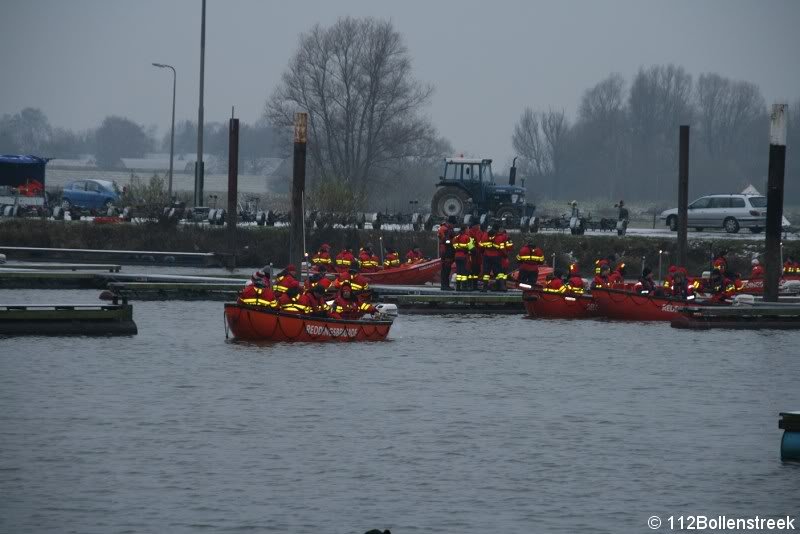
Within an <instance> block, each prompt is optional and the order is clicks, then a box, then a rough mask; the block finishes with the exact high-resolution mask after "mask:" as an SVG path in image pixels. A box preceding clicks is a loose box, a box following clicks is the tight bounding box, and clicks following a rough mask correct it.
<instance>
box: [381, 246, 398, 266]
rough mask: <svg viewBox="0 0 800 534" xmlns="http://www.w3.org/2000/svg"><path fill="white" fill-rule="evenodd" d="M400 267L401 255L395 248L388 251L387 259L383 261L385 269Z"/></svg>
mask: <svg viewBox="0 0 800 534" xmlns="http://www.w3.org/2000/svg"><path fill="white" fill-rule="evenodd" d="M395 267H400V254H399V253H398V252H397V251H396V250H395V249H393V248H387V249H386V257H385V258H384V259H383V268H384V269H393V268H395Z"/></svg>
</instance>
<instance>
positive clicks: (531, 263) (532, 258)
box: [517, 245, 544, 271]
mask: <svg viewBox="0 0 800 534" xmlns="http://www.w3.org/2000/svg"><path fill="white" fill-rule="evenodd" d="M517 261H518V262H519V268H520V269H521V270H523V271H538V270H539V265H542V264H543V263H544V252H543V251H542V249H540V248H539V247H536V248H531V247H529V246H528V245H523V246H522V248H521V249H519V254H517Z"/></svg>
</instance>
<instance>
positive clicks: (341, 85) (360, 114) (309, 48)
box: [266, 17, 435, 184]
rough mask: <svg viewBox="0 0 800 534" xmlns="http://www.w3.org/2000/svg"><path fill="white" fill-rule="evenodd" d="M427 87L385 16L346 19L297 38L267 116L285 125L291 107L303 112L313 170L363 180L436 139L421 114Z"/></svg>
mask: <svg viewBox="0 0 800 534" xmlns="http://www.w3.org/2000/svg"><path fill="white" fill-rule="evenodd" d="M431 93H432V88H431V87H430V86H427V85H423V84H421V83H420V82H418V81H417V80H415V79H414V78H413V76H412V72H411V60H410V58H409V55H408V50H407V49H406V46H405V44H404V43H403V38H402V36H401V35H400V34H399V33H398V32H397V31H396V30H395V28H394V26H393V25H392V23H391V22H390V21H383V20H377V19H373V18H363V19H355V18H350V17H347V18H342V19H339V20H338V21H337V22H336V23H335V24H334V25H333V26H331V27H329V28H324V27H322V26H320V25H316V26H314V27H313V28H312V29H311V30H310V31H309V32H308V33H306V34H303V35H302V36H301V37H300V45H299V48H298V50H297V52H296V53H295V55H294V57H293V58H292V59H291V60H290V62H289V66H288V68H287V70H286V71H285V72H284V74H283V77H282V81H281V84H280V85H279V86H278V87H277V88H276V89H275V92H274V93H273V95H272V97H271V98H270V100H269V101H268V102H267V105H266V115H267V116H268V117H269V119H270V120H271V122H272V123H273V124H275V125H278V126H288V125H290V124H291V122H292V120H293V115H294V113H295V112H296V111H306V112H308V114H309V145H308V147H309V155H310V156H311V163H312V165H313V166H314V170H316V172H317V173H318V174H319V176H320V177H321V178H323V179H324V178H334V179H339V180H345V181H352V182H354V183H358V184H363V183H365V182H366V181H367V180H368V179H369V178H371V176H372V174H373V173H374V172H376V171H377V170H380V169H386V168H389V167H391V164H392V163H393V162H396V161H398V160H402V159H403V158H408V157H415V156H418V155H420V150H421V147H425V146H427V142H426V141H428V140H432V139H434V138H435V131H434V128H433V126H432V125H431V124H430V122H429V121H428V120H427V119H426V118H425V117H423V116H422V115H421V110H422V108H423V107H424V106H425V105H426V104H427V103H428V102H429V100H430V96H431Z"/></svg>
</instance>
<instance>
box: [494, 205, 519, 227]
mask: <svg viewBox="0 0 800 534" xmlns="http://www.w3.org/2000/svg"><path fill="white" fill-rule="evenodd" d="M495 217H497V219H498V220H500V221H503V224H506V221H508V220H512V221H516V220H519V210H517V209H515V208H510V207H503V208H500V209H498V210H497V213H496V214H495Z"/></svg>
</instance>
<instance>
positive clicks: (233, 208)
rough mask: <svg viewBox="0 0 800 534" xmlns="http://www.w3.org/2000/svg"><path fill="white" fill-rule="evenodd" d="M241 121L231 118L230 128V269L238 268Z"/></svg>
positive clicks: (228, 215)
mask: <svg viewBox="0 0 800 534" xmlns="http://www.w3.org/2000/svg"><path fill="white" fill-rule="evenodd" d="M238 199H239V119H234V118H233V117H231V120H230V123H229V126H228V213H227V219H228V247H229V249H230V253H231V257H230V261H231V264H230V267H231V268H232V269H233V268H236V223H237V221H238V218H239V209H238V205H237V204H238V202H237V200H238Z"/></svg>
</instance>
